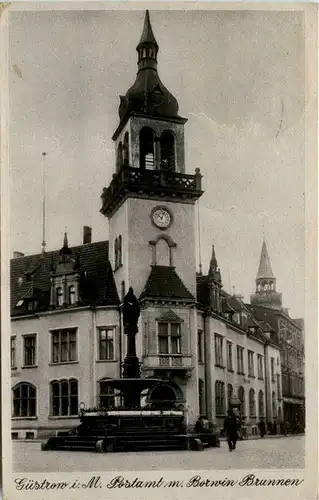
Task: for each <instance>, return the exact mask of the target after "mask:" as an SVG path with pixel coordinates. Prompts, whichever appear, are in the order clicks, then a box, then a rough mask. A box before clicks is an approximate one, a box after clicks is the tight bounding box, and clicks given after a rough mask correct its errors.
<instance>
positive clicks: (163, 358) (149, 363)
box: [143, 354, 194, 371]
mask: <svg viewBox="0 0 319 500" xmlns="http://www.w3.org/2000/svg"><path fill="white" fill-rule="evenodd" d="M143 369H145V370H155V369H156V370H161V369H164V370H167V369H169V370H186V371H192V370H193V369H194V365H193V359H192V356H191V355H185V354H147V355H145V356H144V357H143Z"/></svg>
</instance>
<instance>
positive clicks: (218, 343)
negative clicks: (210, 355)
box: [215, 333, 224, 367]
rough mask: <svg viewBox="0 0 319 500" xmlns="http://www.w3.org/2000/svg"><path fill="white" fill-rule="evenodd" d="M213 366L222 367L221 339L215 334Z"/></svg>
mask: <svg viewBox="0 0 319 500" xmlns="http://www.w3.org/2000/svg"><path fill="white" fill-rule="evenodd" d="M215 365H216V366H220V367H223V366H224V363H223V337H222V336H221V335H218V334H217V333H215Z"/></svg>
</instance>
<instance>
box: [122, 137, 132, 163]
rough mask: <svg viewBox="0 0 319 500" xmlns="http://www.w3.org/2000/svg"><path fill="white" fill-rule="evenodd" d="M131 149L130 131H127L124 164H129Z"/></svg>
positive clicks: (124, 145)
mask: <svg viewBox="0 0 319 500" xmlns="http://www.w3.org/2000/svg"><path fill="white" fill-rule="evenodd" d="M129 157H130V150H129V136H128V132H125V135H124V143H123V162H124V165H128V164H129Z"/></svg>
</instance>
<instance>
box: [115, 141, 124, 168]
mask: <svg viewBox="0 0 319 500" xmlns="http://www.w3.org/2000/svg"><path fill="white" fill-rule="evenodd" d="M122 165H123V146H122V143H121V142H120V144H119V145H118V147H117V157H116V171H117V172H119V171H120V170H121V167H122Z"/></svg>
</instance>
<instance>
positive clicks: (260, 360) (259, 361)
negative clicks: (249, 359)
mask: <svg viewBox="0 0 319 500" xmlns="http://www.w3.org/2000/svg"><path fill="white" fill-rule="evenodd" d="M257 370H258V378H259V380H263V379H264V367H263V357H262V355H261V354H257Z"/></svg>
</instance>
